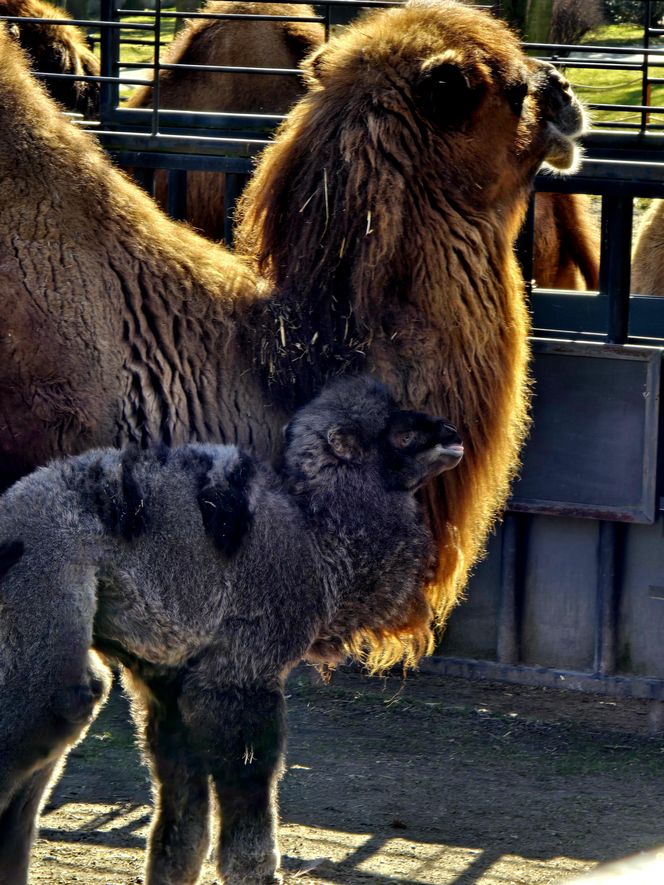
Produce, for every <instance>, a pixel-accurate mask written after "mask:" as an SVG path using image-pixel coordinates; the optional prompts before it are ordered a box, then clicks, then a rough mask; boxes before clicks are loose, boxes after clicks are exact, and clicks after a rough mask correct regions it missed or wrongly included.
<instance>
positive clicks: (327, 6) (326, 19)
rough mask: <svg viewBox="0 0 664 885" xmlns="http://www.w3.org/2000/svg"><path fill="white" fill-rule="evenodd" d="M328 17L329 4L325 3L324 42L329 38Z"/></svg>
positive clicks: (329, 22)
mask: <svg viewBox="0 0 664 885" xmlns="http://www.w3.org/2000/svg"><path fill="white" fill-rule="evenodd" d="M330 18H331V16H330V4H329V3H327V4H326V5H325V42H326V43H327V41H328V40H329V39H330V24H331V21H330Z"/></svg>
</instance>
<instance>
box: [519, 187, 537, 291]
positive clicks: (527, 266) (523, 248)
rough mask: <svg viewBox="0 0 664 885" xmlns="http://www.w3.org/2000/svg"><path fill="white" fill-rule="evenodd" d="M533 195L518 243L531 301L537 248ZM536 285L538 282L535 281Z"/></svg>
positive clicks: (535, 196) (534, 196) (534, 198)
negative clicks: (534, 253) (535, 249)
mask: <svg viewBox="0 0 664 885" xmlns="http://www.w3.org/2000/svg"><path fill="white" fill-rule="evenodd" d="M536 199H537V194H533V195H532V197H531V198H530V203H529V204H528V211H527V212H526V217H525V219H524V222H523V226H522V227H521V230H520V231H519V237H518V239H517V241H516V257H517V260H518V262H519V264H520V265H521V272H522V273H523V279H524V280H525V283H526V296H527V297H528V299H529V300H530V296H531V295H532V293H533V249H534V247H535V200H536ZM535 284H537V281H536V280H535Z"/></svg>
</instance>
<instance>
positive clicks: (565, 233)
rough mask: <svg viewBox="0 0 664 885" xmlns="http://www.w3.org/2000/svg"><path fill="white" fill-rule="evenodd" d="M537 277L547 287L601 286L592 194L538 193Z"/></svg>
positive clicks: (536, 206)
mask: <svg viewBox="0 0 664 885" xmlns="http://www.w3.org/2000/svg"><path fill="white" fill-rule="evenodd" d="M533 277H534V278H535V283H536V285H538V286H540V287H542V288H544V289H584V288H586V289H591V290H595V289H598V288H599V231H598V230H597V226H596V225H595V224H594V223H593V218H592V214H591V211H590V201H589V199H588V197H586V196H584V195H583V194H553V193H541V194H538V195H537V199H536V201H535V243H534V249H533Z"/></svg>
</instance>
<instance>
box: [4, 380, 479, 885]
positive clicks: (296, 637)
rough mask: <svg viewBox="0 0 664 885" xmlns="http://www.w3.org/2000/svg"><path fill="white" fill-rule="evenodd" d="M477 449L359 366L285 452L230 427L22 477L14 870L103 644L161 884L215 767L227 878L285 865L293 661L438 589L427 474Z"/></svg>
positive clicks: (11, 555) (256, 879) (7, 562)
mask: <svg viewBox="0 0 664 885" xmlns="http://www.w3.org/2000/svg"><path fill="white" fill-rule="evenodd" d="M461 454H462V449H461V446H460V440H459V438H458V436H457V434H456V431H455V430H454V428H453V427H451V425H449V424H447V423H446V422H444V421H442V420H440V419H433V418H429V417H427V416H426V415H424V414H422V413H416V412H404V411H400V410H399V409H398V407H397V406H396V404H395V403H394V401H393V400H392V399H391V397H390V395H389V394H388V392H387V391H386V389H385V388H384V387H383V386H382V385H381V384H380V383H378V382H376V381H374V380H373V379H371V378H369V377H368V376H360V377H358V378H354V379H353V378H351V379H346V380H343V381H340V382H337V383H336V384H333V385H331V386H330V387H328V388H326V389H325V390H324V391H323V393H322V394H321V395H320V396H319V397H318V398H317V399H316V400H314V401H313V402H312V403H311V404H310V405H308V406H307V407H305V408H304V409H302V410H301V411H300V412H299V413H297V414H296V416H295V418H294V419H293V421H292V422H291V424H290V425H289V427H288V428H287V430H286V447H285V453H284V458H283V463H282V465H281V468H280V469H279V470H278V471H276V470H273V469H272V468H271V467H268V466H266V465H265V464H263V463H260V462H258V461H257V460H255V459H254V458H252V457H250V456H249V455H247V454H246V453H244V452H242V451H240V450H239V449H237V448H236V447H231V446H214V445H207V444H194V445H190V446H186V447H183V448H179V449H173V450H168V449H159V450H148V451H139V450H137V449H127V450H123V451H118V450H114V449H103V450H95V451H91V452H89V453H87V454H84V455H81V456H78V457H75V458H70V459H67V460H63V461H58V462H54V463H53V464H51V465H50V466H48V467H45V468H41V469H39V470H38V471H37V472H35V473H33V474H32V475H30V476H28V477H27V478H25V479H24V480H22V481H20V482H19V483H17V484H16V485H15V486H13V487H12V488H11V489H9V490H8V491H7V492H6V494H5V495H4V496H3V497H2V499H0V883H1V885H20V883H25V882H27V867H28V857H29V850H30V844H31V840H32V837H33V834H34V827H35V819H36V817H37V813H38V809H39V804H40V802H41V801H42V798H43V795H44V792H45V790H46V787H47V786H48V783H49V781H50V780H51V778H52V774H53V770H54V768H55V767H56V766H57V764H58V760H59V759H60V758H61V757H62V756H63V754H64V753H66V751H67V750H68V748H69V747H70V746H71V745H72V744H73V743H74V742H75V741H76V740H78V739H79V737H80V735H81V734H82V733H83V730H84V729H85V728H86V727H87V725H88V724H89V722H90V721H91V719H92V718H93V716H94V713H95V711H96V710H97V709H98V708H99V706H100V704H101V702H102V701H103V699H104V696H105V693H106V692H107V686H108V675H107V671H106V668H105V667H104V665H103V664H102V663H101V661H100V657H99V656H101V658H103V659H106V660H107V661H109V660H110V661H116V662H118V663H120V664H121V665H122V666H123V668H124V671H125V677H126V678H125V684H126V687H127V688H128V690H129V691H130V693H131V695H132V704H133V713H134V718H135V720H136V723H137V726H138V728H139V731H140V732H141V734H142V737H143V743H144V747H145V751H146V755H147V756H148V758H149V760H150V765H151V770H152V776H153V780H154V786H155V796H156V802H157V811H156V814H155V820H154V824H153V827H152V831H151V835H150V845H149V860H148V872H147V883H148V885H167V883H168V885H191V883H195V882H196V881H197V880H198V876H199V873H200V867H201V864H202V861H203V858H204V856H205V853H206V851H207V847H208V839H209V834H208V818H209V807H210V806H209V796H208V789H209V788H208V783H209V779H210V778H211V780H212V784H213V788H214V790H215V793H216V797H217V800H218V802H219V806H220V809H221V836H220V845H219V872H220V874H221V875H222V877H223V879H224V882H226V883H227V885H238V883H242V885H258V883H274V882H278V881H280V877H279V874H278V872H277V870H278V866H279V854H278V849H277V843H276V823H277V814H276V786H277V781H278V778H279V775H280V772H281V768H282V758H283V752H284V739H285V708H284V696H283V683H284V680H285V678H286V676H287V674H288V672H289V671H290V669H291V668H292V667H293V666H294V665H296V664H297V663H298V662H299V661H300V660H302V659H303V658H307V657H309V658H310V659H312V660H316V661H322V660H325V661H328V662H330V663H332V664H334V663H336V662H337V661H338V660H340V659H341V658H342V657H343V656H344V654H345V652H346V650H347V649H348V648H350V647H353V644H354V643H355V644H356V640H357V636H358V635H361V631H362V630H365V629H372V630H380V629H385V630H388V631H389V627H390V624H392V623H394V622H395V619H398V617H399V616H400V614H401V613H402V612H403V611H404V610H406V611H408V610H409V609H410V608H411V607H413V605H414V604H415V607H417V605H416V603H418V602H419V600H420V598H422V599H425V596H424V591H423V585H424V582H425V580H426V577H427V573H428V569H429V566H430V561H431V556H432V541H431V536H430V533H429V531H428V529H427V528H426V527H425V525H424V520H423V518H422V513H421V510H420V505H419V504H418V503H417V502H416V500H415V497H414V495H413V493H414V491H415V490H416V489H417V488H419V487H420V486H421V485H422V483H424V482H425V481H426V480H427V479H429V478H430V477H432V476H434V475H436V474H438V473H440V472H441V471H443V470H446V469H449V468H451V467H454V466H455V465H456V464H457V463H458V461H459V460H460V458H461ZM414 601H415V603H414Z"/></svg>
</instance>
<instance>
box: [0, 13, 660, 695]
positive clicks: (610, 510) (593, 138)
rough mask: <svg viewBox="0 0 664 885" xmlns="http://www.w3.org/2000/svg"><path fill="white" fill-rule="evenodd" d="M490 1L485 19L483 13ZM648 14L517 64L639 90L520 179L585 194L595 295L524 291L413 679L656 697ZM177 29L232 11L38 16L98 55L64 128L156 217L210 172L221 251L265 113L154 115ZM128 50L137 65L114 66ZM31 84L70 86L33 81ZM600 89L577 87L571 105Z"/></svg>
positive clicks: (179, 207)
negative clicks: (149, 198) (519, 356)
mask: <svg viewBox="0 0 664 885" xmlns="http://www.w3.org/2000/svg"><path fill="white" fill-rule="evenodd" d="M83 2H84V0H83ZM300 2H302V0H300ZM395 5H399V3H398V2H383V0H381V2H371V0H366V2H361V3H360V2H355V0H329V2H327V3H323V4H317V5H316V6H315V15H314V16H308V17H305V19H304V20H305V21H308V22H318V23H320V24H321V25H322V26H323V27H324V28H325V33H326V35H328V36H329V34H330V33H331V32H333V31H334V30H335V29H337V28H340V27H343V26H344V25H345V24H346V23H347V22H348V21H349V20H350V19H351V18H352V17H353V16H354V15H355V14H356V13H357V12H358V11H359V10H360V9H362V8H367V7H383V6H395ZM479 5H482V4H479ZM484 5H489V4H484ZM76 8H77V9H79V10H80V0H79V2H78V5H77V7H76ZM492 8H493V10H494V12H495V13H496V14H501V9H500V4H499V3H497V4H493V6H492ZM655 9H656V7H655V4H654V3H651V2H649V0H643V25H642V29H641V41H640V46H639V47H624V46H613V45H602V44H597V45H593V44H588V43H577V44H572V45H569V44H568V45H565V44H553V43H542V42H540V43H532V44H527V46H528V49H529V51H530V52H531V53H532V54H535V55H537V56H538V57H540V58H545V59H548V60H549V61H551V62H553V63H554V64H557V65H559V66H563V67H564V69H565V72H566V76H567V77H568V79H570V80H571V81H572V82H573V84H575V81H576V80H577V78H578V77H579V72H582V71H586V72H588V71H590V72H593V71H594V72H597V71H604V72H618V75H619V76H620V77H622V76H623V75H624V77H625V78H628V80H627V81H626V82H629V83H637V84H638V87H639V95H638V96H637V98H636V100H635V101H634V102H633V103H631V104H630V103H627V102H625V101H620V100H617V101H615V102H609V101H606V100H605V101H592V102H590V103H589V105H588V106H589V108H590V110H591V113H592V114H593V115H594V117H595V118H596V125H595V129H594V130H593V132H592V133H591V134H590V135H589V136H588V137H587V139H586V157H585V160H584V162H583V165H582V167H581V170H580V172H579V173H578V174H577V175H575V176H574V177H571V178H560V177H555V176H552V175H546V174H542V175H540V176H539V177H538V179H537V185H536V186H537V190H538V191H540V192H542V191H554V192H559V193H586V194H592V195H597V196H598V197H599V199H600V201H601V272H600V286H599V292H598V293H592V294H589V293H580V292H570V291H561V290H555V291H554V290H543V289H539V288H537V287H536V286H533V285H532V284H530V283H529V284H528V290H529V295H530V300H531V308H532V315H533V350H534V374H535V378H536V388H535V393H536V396H535V400H534V427H533V431H532V434H531V438H530V440H529V442H528V444H527V446H526V451H525V454H524V458H523V467H522V470H521V475H520V478H519V480H518V482H517V483H516V485H515V488H514V491H513V496H512V499H511V502H510V507H509V511H508V513H507V514H506V516H505V518H504V520H503V522H502V524H501V525H500V527H499V528H498V529H497V531H496V533H495V534H494V536H493V537H492V539H491V541H490V545H489V554H488V556H487V558H486V560H485V561H484V562H483V563H481V564H480V566H479V567H478V568H477V570H476V573H475V575H474V576H473V578H472V580H471V584H470V586H469V588H468V591H467V596H466V601H465V602H464V604H463V605H461V606H460V607H459V608H458V609H457V610H456V611H455V613H454V614H453V616H452V618H451V620H450V623H449V626H448V628H447V631H446V634H445V636H444V638H443V641H442V643H441V646H440V654H439V655H437V656H435V657H434V658H432V659H430V660H428V661H427V662H426V663H425V665H424V668H423V669H429V670H436V671H437V672H442V673H447V674H453V675H463V676H470V677H474V676H479V677H490V678H498V679H507V680H511V681H517V682H522V683H528V684H539V685H551V686H564V687H568V688H579V689H583V690H591V691H599V692H603V693H607V694H614V695H631V696H636V697H645V698H652V699H655V700H660V701H662V700H664V643H663V642H662V641H661V637H662V636H664V543H663V540H664V539H663V538H662V527H663V526H664V520H663V519H662V516H661V512H662V509H663V507H662V498H661V495H662V490H661V477H662V469H661V467H662V455H661V446H660V444H659V439H660V434H659V429H660V424H661V420H662V418H661V409H660V402H659V392H660V366H661V354H662V348H663V347H664V298H662V299H660V298H658V297H648V296H643V295H639V294H638V293H631V292H630V252H631V241H632V226H633V204H634V201H635V200H637V199H640V198H653V197H660V198H661V197H664V116H662V115H663V114H664V103H659V102H658V97H659V96H660V95H661V97H662V100H664V77H663V76H659V73H660V69H662V68H664V44H663V43H662V40H661V38H662V36H663V35H664V27H662V26H661V24H662V23H661V22H658V21H656V20H655V15H654V13H655ZM192 17H198V18H217V19H223V20H234V19H239V18H247V16H240V15H238V14H219V13H216V14H215V13H205V14H202V13H194V14H192V13H188V12H181V11H178V10H177V9H174V8H170V7H168V8H167V7H165V6H163V5H162V3H161V2H160V0H155V5H154V9H149V10H148V9H140V10H135V9H132V10H128V9H121V8H119V6H118V5H117V2H116V0H101V9H100V14H99V16H98V17H95V18H85V17H78V18H75V19H73V20H69V19H64V18H63V19H61V20H57V21H56V22H53V21H51V24H53V23H59V24H62V25H63V26H68V25H69V26H72V25H74V26H78V27H81V28H84V29H85V31H86V33H87V34H88V36H89V38H90V40H91V42H92V44H93V45H94V46H95V47H96V49H97V50H98V52H99V57H100V62H101V69H100V74H99V76H80V77H78V78H77V79H79V80H87V81H92V82H98V83H99V84H100V93H101V100H100V108H99V115H98V117H97V118H96V119H93V120H84V119H83V118H82V117H80V116H77V115H75V114H74V115H72V116H73V118H74V122H75V123H76V124H77V125H80V126H83V127H85V128H88V129H90V130H92V131H94V132H95V133H96V135H97V137H98V138H99V140H100V141H101V143H102V144H103V145H104V146H105V147H106V149H107V150H108V151H109V152H110V153H111V154H112V156H113V157H114V158H115V160H116V161H117V162H118V163H119V164H121V165H123V166H126V167H131V168H132V170H133V172H134V174H135V175H136V177H137V178H138V179H139V182H140V183H141V184H142V186H143V187H144V188H145V189H146V190H147V191H149V192H153V191H154V186H155V173H156V172H158V171H159V170H165V171H166V172H167V179H168V184H167V207H168V211H169V212H170V214H171V215H172V216H173V217H174V218H176V219H184V218H186V206H187V175H188V173H190V172H194V171H197V172H199V171H205V172H215V173H220V174H224V176H225V179H224V180H225V194H226V198H225V209H224V211H225V223H224V235H225V239H226V241H227V242H231V241H232V215H233V207H234V204H235V201H236V199H237V197H238V195H239V193H240V192H241V189H242V187H243V184H244V181H245V180H246V176H247V175H248V174H249V172H250V170H251V168H252V157H253V156H254V155H255V154H256V153H257V152H258V151H260V150H261V149H262V148H263V147H264V146H265V145H266V144H267V143H268V141H269V138H270V135H271V133H272V131H273V130H274V128H275V127H276V125H277V124H278V123H279V121H280V120H281V119H282V116H281V115H279V114H270V113H260V114H237V113H232V112H223V113H208V112H201V111H186V110H173V109H166V108H163V107H161V103H160V80H159V75H160V72H162V71H167V70H173V69H174V68H175V67H176V66H175V65H173V64H171V63H168V62H165V61H164V60H163V53H164V49H165V46H166V45H167V43H168V38H169V37H170V35H171V34H172V32H173V30H174V29H175V28H176V27H177V26H179V25H182V23H183V20H184V19H185V18H192ZM0 18H5V19H7V20H8V21H10V22H18V21H20V19H16V18H12V17H9V16H0ZM249 18H252V19H256V20H268V21H274V20H279V19H280V18H283V17H282V16H274V15H254V16H249ZM129 47H132V48H133V49H132V51H133V52H138V53H139V54H140V52H141V51H144V52H145V57H141V58H140V59H138V60H133V61H132V60H128V58H127V57H126V56H127V52H128V49H129ZM187 68H188V69H189V70H200V71H204V72H206V73H208V74H211V75H214V76H216V77H233V76H237V75H240V74H243V75H244V74H250V75H252V76H256V77H261V76H265V75H271V76H279V77H284V78H290V77H298V76H301V74H300V72H299V71H298V70H297V69H281V68H261V67H256V66H253V65H246V66H230V65H227V66H211V65H188V66H187ZM38 76H40V77H42V78H44V79H46V80H48V79H49V78H57V77H70V76H71V75H69V74H57V73H52V72H51V73H49V72H45V71H42V72H40V73H38ZM145 84H151V86H152V107H149V108H140V109H139V108H128V107H126V106H125V105H126V102H125V99H126V95H127V94H128V92H129V90H131V88H132V87H136V86H138V85H145ZM575 85H577V86H578V84H575ZM602 88H603V87H601V86H599V87H588V90H589V91H588V90H587V91H586V92H585V93H584V91H583V87H579V89H578V91H579V93H580V95H581V96H582V97H587V95H588V94H591V95H595V94H597V95H599V94H601V90H602ZM593 89H595V90H598V91H596V92H593V91H592V90H593ZM533 217H534V213H533V211H532V210H531V212H530V214H529V222H528V224H527V225H526V229H525V231H524V233H523V235H522V237H521V242H520V245H519V254H520V258H521V261H522V265H523V267H524V272H525V276H526V279H527V280H530V279H531V277H532V245H533V236H534V233H533Z"/></svg>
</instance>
